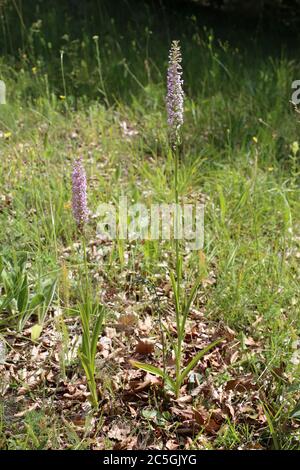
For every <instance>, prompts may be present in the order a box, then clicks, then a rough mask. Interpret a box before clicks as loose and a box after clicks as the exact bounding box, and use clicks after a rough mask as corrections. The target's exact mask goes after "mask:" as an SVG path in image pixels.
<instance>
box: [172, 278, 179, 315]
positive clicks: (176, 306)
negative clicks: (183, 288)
mask: <svg viewBox="0 0 300 470" xmlns="http://www.w3.org/2000/svg"><path fill="white" fill-rule="evenodd" d="M170 278H171V283H172V288H173V292H174V297H175V310H176V314H177V315H179V311H180V305H179V297H178V291H177V284H176V280H175V277H174V274H173V273H172V271H170Z"/></svg>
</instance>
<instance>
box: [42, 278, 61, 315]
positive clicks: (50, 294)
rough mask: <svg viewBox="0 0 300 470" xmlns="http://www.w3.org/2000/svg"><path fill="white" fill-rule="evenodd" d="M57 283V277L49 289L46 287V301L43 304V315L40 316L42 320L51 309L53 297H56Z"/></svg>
mask: <svg viewBox="0 0 300 470" xmlns="http://www.w3.org/2000/svg"><path fill="white" fill-rule="evenodd" d="M56 285H57V279H55V281H54V282H53V283H52V284H51V285H50V286H49V287H48V288H47V289H45V291H44V297H45V302H44V305H43V309H42V315H41V318H40V321H41V322H43V321H44V319H45V317H46V315H47V312H48V310H49V307H50V305H51V303H52V301H53V297H54V294H55V290H56Z"/></svg>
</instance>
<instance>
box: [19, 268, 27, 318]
mask: <svg viewBox="0 0 300 470" xmlns="http://www.w3.org/2000/svg"><path fill="white" fill-rule="evenodd" d="M28 299H29V286H28V279H27V275H26V274H25V276H24V280H23V283H22V288H21V290H20V292H19V296H18V300H17V305H18V311H19V312H20V313H21V314H23V313H24V312H25V311H26V309H27V306H28Z"/></svg>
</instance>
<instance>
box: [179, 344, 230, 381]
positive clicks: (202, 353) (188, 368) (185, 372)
mask: <svg viewBox="0 0 300 470" xmlns="http://www.w3.org/2000/svg"><path fill="white" fill-rule="evenodd" d="M222 340H223V338H221V339H218V340H216V341H214V342H213V343H211V344H209V345H208V346H206V348H204V349H202V350H201V351H199V352H198V353H197V354H196V356H195V357H193V359H192V360H191V361H190V362H189V363H188V365H187V366H186V368H185V369H184V370H183V372H182V373H181V375H180V378H179V381H180V383H181V384H182V383H183V381H184V379H185V377H186V376H187V375H188V373H189V372H190V371H191V370H193V369H194V367H195V366H196V364H197V362H199V361H200V359H201V358H202V357H203V356H205V354H206V353H207V352H208V351H210V349H212V348H214V347H215V346H216V345H217V344H219V343H220V342H221V341H222Z"/></svg>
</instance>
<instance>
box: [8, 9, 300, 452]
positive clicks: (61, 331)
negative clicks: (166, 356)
mask: <svg viewBox="0 0 300 470" xmlns="http://www.w3.org/2000/svg"><path fill="white" fill-rule="evenodd" d="M46 3H47V4H45V2H41V1H35V2H31V1H26V2H21V1H17V0H12V1H1V2H0V23H1V25H0V51H1V57H0V79H1V80H3V81H4V82H5V84H6V88H7V96H6V102H7V104H6V105H0V151H1V154H0V158H1V166H0V256H1V262H0V273H1V277H0V295H1V297H0V328H1V330H0V340H1V342H0V347H1V351H2V352H1V351H0V352H1V354H2V355H0V373H1V383H0V393H1V397H0V447H1V448H2V449H7V448H9V449H46V448H55V449H58V448H59V449H61V448H72V449H104V448H105V449H118V448H119V449H124V448H126V449H131V448H133V449H136V448H160V449H165V448H167V449H178V448H186V449H219V448H223V449H224V448H225V449H236V448H239V449H248V448H257V449H274V448H275V449H278V448H282V449H298V448H299V424H298V423H299V421H298V419H299V415H300V412H299V407H298V399H299V361H300V353H298V349H299V270H300V225H299V208H300V198H299V192H300V191H299V143H298V139H299V116H298V114H297V110H295V109H294V107H293V105H292V104H291V102H290V100H291V95H292V89H291V84H292V81H293V80H296V79H300V67H299V34H298V32H297V27H296V26H295V14H294V15H290V11H288V12H286V11H285V10H284V11H285V14H284V15H282V18H281V19H282V21H279V20H276V19H275V17H276V18H278V15H276V14H275V13H274V11H272V12H270V14H269V15H268V14H266V15H261V14H255V15H253V16H252V15H251V16H249V15H248V14H247V13H245V12H244V11H243V12H241V11H239V9H238V10H235V9H233V10H230V9H229V10H225V11H223V10H218V9H217V10H213V9H211V8H209V7H207V8H204V7H203V6H201V5H200V6H199V5H196V4H194V3H193V2H163V1H161V2H143V1H129V0H128V1H125V0H114V1H113V2H106V1H100V0H98V1H88V2H84V5H83V2H81V3H79V2H76V1H62V0H61V1H59V2H46ZM200 3H201V2H200ZM233 3H234V2H233ZM235 3H237V2H235ZM248 3H251V2H248ZM295 5H296V2H295ZM295 8H296V6H295ZM297 11H298V10H297V9H295V10H293V12H294V13H295V12H296V13H297ZM291 18H292V21H291ZM173 39H178V40H180V43H181V47H182V55H183V63H182V65H183V71H184V90H185V93H186V99H185V122H184V126H183V141H182V145H181V165H180V171H179V190H180V197H181V198H182V200H185V201H192V202H195V201H205V245H204V248H203V250H199V251H197V252H191V253H187V254H186V255H185V256H184V264H183V272H184V286H185V289H186V290H187V291H188V290H189V289H190V286H191V285H192V283H193V280H195V278H197V277H199V276H200V277H201V288H200V289H199V292H198V294H197V297H196V299H195V304H194V308H193V310H192V312H191V317H190V321H189V322H188V324H187V326H186V337H185V343H186V348H185V354H186V356H185V357H186V360H188V359H189V358H190V357H192V354H193V353H194V351H195V350H196V351H197V350H198V349H199V348H201V347H203V345H206V344H207V342H210V341H212V340H214V339H216V338H219V337H222V338H225V339H224V341H223V342H222V344H221V345H220V346H218V347H217V348H216V349H215V350H214V351H212V352H210V354H209V355H207V356H205V358H204V359H203V360H202V361H200V363H199V364H198V365H197V367H196V368H195V370H194V372H193V373H192V374H191V375H190V376H189V379H188V380H187V382H186V383H185V385H184V390H183V394H182V397H181V399H179V400H174V398H172V397H171V398H170V397H166V396H165V395H164V394H163V393H162V392H161V387H160V385H161V384H160V383H159V381H157V378H153V377H154V376H153V375H151V374H146V373H145V372H142V371H141V370H137V369H135V368H134V367H132V366H131V363H130V362H129V361H130V359H137V360H140V358H143V360H145V357H146V359H147V361H148V362H151V363H152V364H154V365H158V364H159V363H160V361H161V344H160V326H161V325H160V320H161V318H160V316H162V318H163V321H164V322H165V325H166V328H168V330H169V331H170V335H171V336H172V335H173V334H175V333H176V332H175V329H174V324H173V323H172V322H173V320H172V318H173V313H174V312H173V310H174V308H173V300H174V299H173V297H172V289H171V286H170V279H169V270H170V269H171V268H172V267H173V264H174V249H173V246H172V243H169V242H160V243H157V242H152V241H144V242H143V243H140V242H130V243H129V242H128V243H127V242H126V243H125V242H122V241H114V242H106V243H104V242H102V241H101V240H99V239H97V235H96V230H95V227H96V215H95V212H96V209H97V206H98V205H99V203H101V202H116V201H118V198H119V197H120V196H121V195H124V194H125V195H127V196H128V197H129V198H131V200H132V201H134V202H145V201H146V203H148V204H150V203H151V202H172V201H173V189H172V174H173V166H172V159H171V158H170V155H169V152H168V141H167V124H166V110H165V94H166V70H167V64H168V51H169V48H170V43H171V41H172V40H173ZM79 155H83V157H84V165H85V168H86V171H87V178H88V203H89V208H90V211H91V217H90V222H89V225H88V228H87V264H88V272H89V288H90V291H91V296H92V298H93V301H94V302H96V303H98V304H99V305H104V306H105V308H106V310H107V314H106V319H105V324H104V327H103V330H102V333H101V335H100V337H99V341H98V344H97V354H96V362H95V364H96V371H95V374H96V377H97V384H98V387H99V396H100V406H99V410H98V411H97V412H94V411H93V410H92V409H91V406H90V404H89V400H88V389H87V383H86V380H85V374H84V371H83V369H82V367H81V364H80V361H79V359H78V355H77V352H76V351H77V349H76V348H77V346H78V340H79V338H80V336H81V326H80V312H79V304H80V302H81V287H82V275H83V274H82V272H83V264H84V254H83V251H82V245H81V242H80V237H79V236H78V232H77V230H76V224H75V223H74V220H73V217H72V211H71V173H72V164H73V161H74V158H75V157H76V156H79ZM24 286H25V287H24ZM26 296H28V298H26ZM32 299H35V300H34V302H36V303H37V304H36V305H37V307H36V308H33V306H32V305H31V308H29V307H30V303H29V300H30V301H31V302H32V301H33V300H32ZM38 304H39V305H38ZM158 312H160V314H158ZM1 358H2V359H1ZM170 361H172V359H171V358H170Z"/></svg>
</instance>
